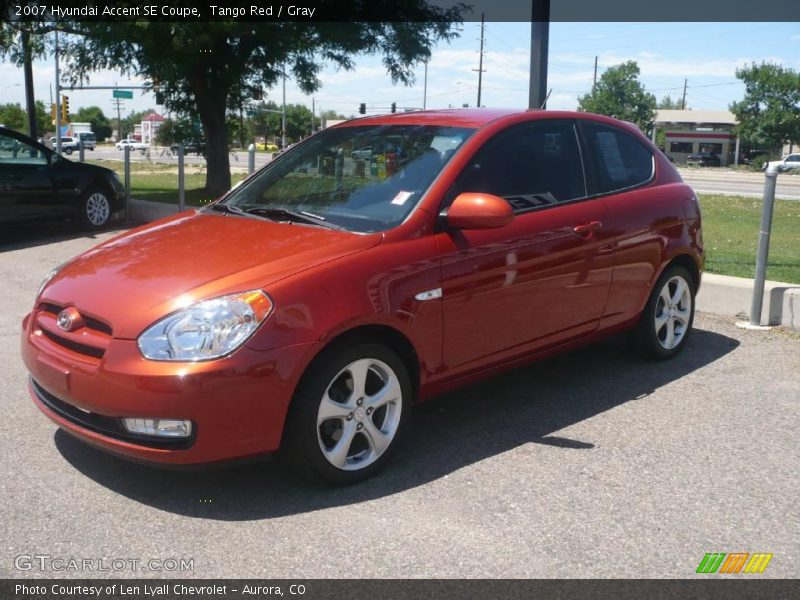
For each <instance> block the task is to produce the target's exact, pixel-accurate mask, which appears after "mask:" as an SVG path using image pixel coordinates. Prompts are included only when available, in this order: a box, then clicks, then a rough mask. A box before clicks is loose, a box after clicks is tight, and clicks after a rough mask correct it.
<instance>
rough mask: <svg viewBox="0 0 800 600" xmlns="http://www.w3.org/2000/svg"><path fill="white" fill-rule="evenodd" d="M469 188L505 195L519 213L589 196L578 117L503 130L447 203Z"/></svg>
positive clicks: (479, 155) (464, 173)
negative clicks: (579, 137)
mask: <svg viewBox="0 0 800 600" xmlns="http://www.w3.org/2000/svg"><path fill="white" fill-rule="evenodd" d="M464 192H485V193H489V194H494V195H496V196H500V197H502V198H505V199H506V200H507V201H508V202H509V204H511V206H512V207H513V208H514V210H515V211H518V212H519V211H524V210H528V209H531V208H536V207H539V206H545V205H548V204H556V203H558V202H564V201H567V200H575V199H577V198H582V197H584V196H586V184H585V180H584V175H583V166H582V163H581V155H580V147H579V145H578V139H577V134H576V131H575V127H574V125H573V123H572V121H568V120H556V119H553V120H542V121H534V122H531V123H524V124H522V125H516V126H514V127H511V128H509V129H506V130H504V131H501V132H500V133H498V134H497V135H496V136H495V137H494V138H492V139H490V140H489V141H487V142H486V143H485V144H484V146H483V147H482V148H481V149H480V150H478V152H477V153H476V155H475V156H474V157H473V158H472V160H470V162H469V164H467V166H466V167H465V168H464V170H463V171H462V172H461V173H460V174H459V176H458V179H457V180H456V182H455V183H454V184H453V187H452V188H451V189H450V191H449V192H448V194H447V197H446V199H445V204H444V206H445V207H446V206H449V205H450V204H451V203H452V202H453V200H455V198H456V196H458V195H459V194H461V193H464Z"/></svg>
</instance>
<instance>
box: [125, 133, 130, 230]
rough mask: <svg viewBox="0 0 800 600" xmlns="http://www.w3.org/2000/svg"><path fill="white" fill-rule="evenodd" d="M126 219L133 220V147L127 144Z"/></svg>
mask: <svg viewBox="0 0 800 600" xmlns="http://www.w3.org/2000/svg"><path fill="white" fill-rule="evenodd" d="M123 154H124V156H125V220H126V221H130V220H131V149H130V146H125V149H124V150H123Z"/></svg>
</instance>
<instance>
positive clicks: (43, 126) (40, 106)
mask: <svg viewBox="0 0 800 600" xmlns="http://www.w3.org/2000/svg"><path fill="white" fill-rule="evenodd" d="M34 106H35V107H36V131H37V132H38V133H39V135H40V136H41V135H44V134H45V133H47V132H48V131H53V132H55V129H56V126H55V125H53V122H52V119H51V117H50V111H49V110H48V109H47V107H45V105H44V102H42V101H41V100H36V102H35V103H34Z"/></svg>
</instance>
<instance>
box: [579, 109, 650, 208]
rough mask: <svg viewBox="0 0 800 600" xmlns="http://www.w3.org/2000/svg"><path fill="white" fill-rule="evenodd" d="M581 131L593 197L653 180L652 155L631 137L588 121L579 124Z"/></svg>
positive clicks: (614, 128) (606, 126)
mask: <svg viewBox="0 0 800 600" xmlns="http://www.w3.org/2000/svg"><path fill="white" fill-rule="evenodd" d="M581 130H582V132H583V135H584V139H585V141H586V145H587V155H588V158H589V163H590V164H591V167H592V174H593V180H594V181H593V185H592V186H591V187H592V188H593V189H592V190H591V191H592V193H593V194H603V193H607V192H613V191H617V190H624V189H626V188H630V187H634V186H637V185H640V184H642V183H645V182H647V181H650V179H651V178H652V177H653V155H652V153H651V152H650V150H648V149H647V148H646V147H645V146H644V145H643V144H642V143H641V142H639V141H638V140H637V139H636V138H634V137H633V136H632V135H630V134H628V133H626V132H624V131H622V130H621V129H618V128H616V127H610V126H608V125H602V124H599V123H592V122H588V121H584V122H582V124H581Z"/></svg>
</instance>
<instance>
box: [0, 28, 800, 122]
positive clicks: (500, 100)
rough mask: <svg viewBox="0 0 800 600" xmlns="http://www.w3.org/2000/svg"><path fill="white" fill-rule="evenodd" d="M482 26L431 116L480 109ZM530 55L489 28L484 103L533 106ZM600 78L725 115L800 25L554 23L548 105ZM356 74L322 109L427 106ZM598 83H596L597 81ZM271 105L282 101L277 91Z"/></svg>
mask: <svg viewBox="0 0 800 600" xmlns="http://www.w3.org/2000/svg"><path fill="white" fill-rule="evenodd" d="M479 37H480V24H478V23H465V24H464V26H463V31H462V33H461V37H460V38H459V39H457V40H455V41H454V42H452V43H451V44H449V45H447V44H442V45H440V46H438V47H437V48H436V49H435V50H434V52H433V57H432V59H431V61H430V64H429V69H428V95H427V106H428V108H446V107H448V106H451V105H452V106H454V107H460V106H461V105H462V104H464V103H469V105H470V106H475V103H476V100H477V84H478V81H477V80H478V77H477V73H476V72H475V71H473V69H477V67H478V45H479V43H478V39H479ZM529 48H530V24H529V23H492V22H490V23H487V24H486V37H485V51H486V55H485V59H484V69H485V70H486V72H485V73H484V76H483V92H482V104H484V105H486V106H502V107H525V106H527V98H528V65H529V62H528V61H529V57H528V53H529ZM595 56H598V62H599V67H598V71H599V73H602V71H603V69H605V68H607V67H609V66H612V65H614V64H618V63H620V62H623V61H626V60H635V61H637V62H638V63H639V66H640V68H641V71H642V73H641V78H642V81H643V83H644V85H645V87H646V88H647V89H648V90H649V91H651V92H652V93H654V94H655V95H656V96H657V97H658V98H661V97H662V96H664V95H666V94H670V95H671V96H672V97H673V98H675V97H676V96H678V97H679V96H680V95H681V94H682V93H683V82H684V78H688V90H687V105H688V106H689V107H690V108H695V109H719V110H725V109H727V107H728V105H729V104H730V102H732V101H734V100H737V99H739V98H741V97H742V95H743V94H744V87H743V86H742V85H741V83H739V82H738V81H737V80H736V76H735V70H736V68H737V67H738V66H741V65H743V64H746V63H749V62H753V61H755V62H761V61H764V60H766V61H771V62H777V63H779V64H783V65H784V66H786V67H791V68H793V69H798V70H800V23H553V24H552V25H551V29H550V62H549V65H550V66H549V87H551V88H552V90H553V91H552V95H551V96H550V101H549V104H548V107H549V108H553V109H573V108H575V106H576V102H577V97H578V96H579V95H580V94H583V93H586V92H587V91H588V90H589V89H590V87H591V84H592V73H593V68H594V57H595ZM356 65H357V66H356V69H355V70H354V71H337V70H336V69H334V68H333V67H329V68H326V69H325V71H324V72H323V74H322V81H323V87H322V89H320V90H319V92H317V93H315V94H314V99H315V101H316V107H317V110H319V109H320V107H321V108H322V109H334V110H336V111H338V112H342V113H344V114H345V115H351V114H356V113H357V110H358V105H359V103H361V102H366V103H367V106H368V107H369V110H368V112H370V113H377V112H385V111H386V110H388V106H389V105H390V104H391V103H392V102H397V104H398V106H400V107H421V106H422V98H423V69H422V67H420V68H419V69H418V78H417V83H416V85H415V86H414V87H411V88H408V87H404V86H402V85H398V86H394V85H392V83H391V81H390V79H389V77H388V76H387V75H386V71H385V69H384V68H383V66H382V65H381V62H380V57H376V56H360V57H358V58H357V59H356ZM53 72H54V71H53V64H52V60H48V61H42V62H37V63H35V65H34V80H35V93H36V97H37V99H41V100H43V101H44V102H45V103H49V102H50V84H51V83H52V82H53ZM598 76H599V75H598ZM22 83H23V79H22V71H21V69H19V68H17V67H16V66H14V65H12V64H9V63H3V64H0V102H20V103H21V104H22V103H23V102H24V92H23V86H22ZM115 83H118V84H120V85H121V86H124V84H125V83H128V84H132V83H133V84H137V80H136V79H135V78H133V79H129V78H127V77H126V76H123V75H121V74H119V73H115V72H110V71H100V72H98V73H96V74H95V75H94V76H93V77H92V80H91V84H93V85H111V84H115ZM69 96H70V99H71V100H70V102H71V108H72V109H73V110H74V109H75V108H78V107H80V106H88V105H97V106H100V107H101V108H102V109H103V110H104V111H105V112H106V114H108V115H110V114H111V112H112V108H111V107H112V103H111V91H110V90H106V91H89V90H86V91H73V92H70V93H69ZM268 97H269V98H270V99H273V100H275V101H277V102H280V101H281V89H280V87H277V88H274V89H272V90H269V91H268ZM287 101H288V102H301V103H305V104H307V105H308V106H309V107H310V106H311V98H310V97H309V96H306V95H304V94H302V93H300V92H299V90H297V88H296V87H295V86H294V85H293V83H292V82H291V81H288V82H287ZM154 106H155V102H154V98H153V97H152V96H150V95H148V94H143V93H141V92H138V91H136V92H134V99H133V100H129V101H126V103H125V110H124V112H123V116H124V114H125V113H127V112H129V111H131V110H143V109H146V108H150V107H154Z"/></svg>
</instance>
